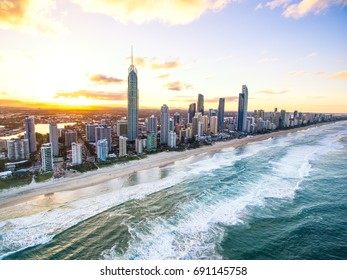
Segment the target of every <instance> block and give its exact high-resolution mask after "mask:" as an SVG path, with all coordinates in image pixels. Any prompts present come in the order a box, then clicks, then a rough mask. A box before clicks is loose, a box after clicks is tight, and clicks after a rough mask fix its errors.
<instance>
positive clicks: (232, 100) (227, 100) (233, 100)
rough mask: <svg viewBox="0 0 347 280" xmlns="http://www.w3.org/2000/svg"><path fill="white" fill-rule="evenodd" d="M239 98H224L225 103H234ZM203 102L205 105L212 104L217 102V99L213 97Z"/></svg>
mask: <svg viewBox="0 0 347 280" xmlns="http://www.w3.org/2000/svg"><path fill="white" fill-rule="evenodd" d="M238 99H239V98H238V97H237V96H227V97H225V101H226V102H235V101H237V100H238ZM205 102H207V103H213V102H219V97H214V98H205Z"/></svg>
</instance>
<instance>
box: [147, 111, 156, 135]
mask: <svg viewBox="0 0 347 280" xmlns="http://www.w3.org/2000/svg"><path fill="white" fill-rule="evenodd" d="M147 131H148V132H151V133H158V118H157V117H156V116H154V115H152V116H150V117H149V119H148V128H147Z"/></svg>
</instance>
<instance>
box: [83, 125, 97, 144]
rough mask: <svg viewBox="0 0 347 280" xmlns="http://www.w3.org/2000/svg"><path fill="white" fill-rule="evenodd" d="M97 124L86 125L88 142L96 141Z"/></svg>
mask: <svg viewBox="0 0 347 280" xmlns="http://www.w3.org/2000/svg"><path fill="white" fill-rule="evenodd" d="M97 126H98V125H97V124H87V125H86V139H87V141H88V142H91V143H95V142H96V141H95V128H97Z"/></svg>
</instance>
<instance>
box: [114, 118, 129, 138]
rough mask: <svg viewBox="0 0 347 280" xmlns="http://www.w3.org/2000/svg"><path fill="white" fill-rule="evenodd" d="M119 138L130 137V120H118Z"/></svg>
mask: <svg viewBox="0 0 347 280" xmlns="http://www.w3.org/2000/svg"><path fill="white" fill-rule="evenodd" d="M116 133H117V136H123V137H126V136H127V135H128V120H125V119H122V120H117V131H116Z"/></svg>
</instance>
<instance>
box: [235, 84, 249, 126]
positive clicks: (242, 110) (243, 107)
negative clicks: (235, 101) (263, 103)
mask: <svg viewBox="0 0 347 280" xmlns="http://www.w3.org/2000/svg"><path fill="white" fill-rule="evenodd" d="M247 106H248V88H247V86H246V85H243V86H242V93H240V94H239V111H238V114H237V130H238V131H246V128H247V127H246V124H247Z"/></svg>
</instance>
